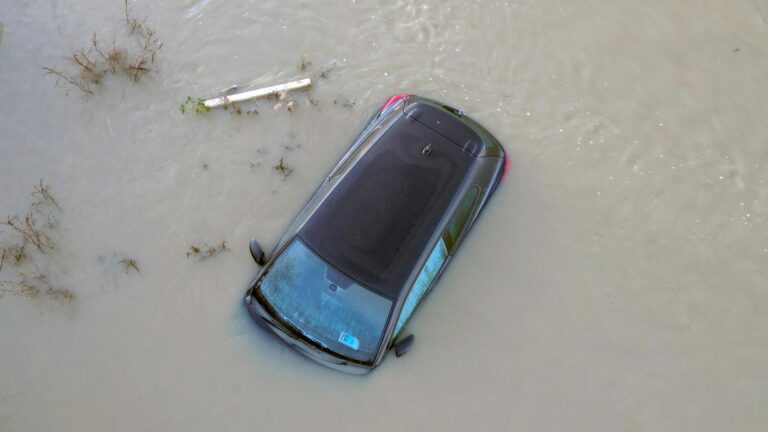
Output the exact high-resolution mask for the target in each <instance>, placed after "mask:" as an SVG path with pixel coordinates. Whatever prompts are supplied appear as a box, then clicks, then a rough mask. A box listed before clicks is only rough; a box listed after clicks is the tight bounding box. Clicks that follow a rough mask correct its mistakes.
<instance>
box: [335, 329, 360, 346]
mask: <svg viewBox="0 0 768 432" xmlns="http://www.w3.org/2000/svg"><path fill="white" fill-rule="evenodd" d="M339 342H341V343H343V344H344V345H346V346H348V347H350V348H352V349H355V350H356V349H358V348H360V341H359V340H357V338H356V337H354V336H352V335H351V334H349V333H347V332H341V334H340V335H339Z"/></svg>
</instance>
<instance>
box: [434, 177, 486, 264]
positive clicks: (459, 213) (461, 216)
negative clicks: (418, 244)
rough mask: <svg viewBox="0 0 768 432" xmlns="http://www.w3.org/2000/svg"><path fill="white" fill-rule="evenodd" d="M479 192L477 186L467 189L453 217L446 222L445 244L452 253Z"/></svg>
mask: <svg viewBox="0 0 768 432" xmlns="http://www.w3.org/2000/svg"><path fill="white" fill-rule="evenodd" d="M479 193H480V188H479V187H477V186H473V187H472V189H470V190H469V191H467V195H466V196H465V197H464V199H463V200H461V203H460V204H459V207H458V208H457V209H456V213H454V215H453V219H451V222H450V223H448V228H446V230H445V232H444V233H443V238H444V239H445V244H446V246H447V247H448V251H449V252H450V253H453V251H454V250H455V249H456V245H457V241H458V239H459V236H461V231H462V230H463V229H464V225H466V223H467V220H468V219H469V215H470V214H472V209H473V208H474V206H475V201H476V200H477V195H478V194H479Z"/></svg>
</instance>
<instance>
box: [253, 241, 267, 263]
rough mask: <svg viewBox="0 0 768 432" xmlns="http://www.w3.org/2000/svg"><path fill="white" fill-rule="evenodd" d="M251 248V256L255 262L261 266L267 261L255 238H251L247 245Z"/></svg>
mask: <svg viewBox="0 0 768 432" xmlns="http://www.w3.org/2000/svg"><path fill="white" fill-rule="evenodd" d="M249 247H250V249H251V256H252V257H253V260H254V261H256V264H258V265H260V266H263V265H264V264H265V263H266V262H267V256H266V255H264V251H263V250H262V249H261V245H260V244H259V242H257V241H256V240H251V244H250V245H249Z"/></svg>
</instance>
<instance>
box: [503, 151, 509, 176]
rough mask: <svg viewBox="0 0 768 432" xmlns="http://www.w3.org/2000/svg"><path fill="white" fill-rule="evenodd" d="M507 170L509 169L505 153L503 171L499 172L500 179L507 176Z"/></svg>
mask: <svg viewBox="0 0 768 432" xmlns="http://www.w3.org/2000/svg"><path fill="white" fill-rule="evenodd" d="M508 171H509V158H508V157H506V155H505V156H504V171H502V173H501V178H502V179H503V178H504V177H506V176H507V172H508Z"/></svg>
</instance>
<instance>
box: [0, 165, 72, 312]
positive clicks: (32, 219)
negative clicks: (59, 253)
mask: <svg viewBox="0 0 768 432" xmlns="http://www.w3.org/2000/svg"><path fill="white" fill-rule="evenodd" d="M32 196H33V197H35V198H36V201H35V202H33V203H32V204H31V205H30V207H29V209H28V210H27V211H26V212H25V213H24V214H23V215H21V216H20V215H18V214H16V215H8V216H7V217H6V218H5V221H4V222H2V224H3V225H4V226H6V227H7V229H6V230H4V231H2V233H3V234H4V235H3V237H2V245H0V272H5V270H6V269H13V271H15V272H16V278H15V279H10V280H9V279H5V278H4V277H3V278H2V279H0V297H2V296H3V295H4V294H12V295H17V296H21V297H26V298H39V297H45V298H49V299H51V300H61V301H66V302H72V301H73V300H74V299H75V295H74V294H73V293H72V292H71V291H70V290H69V289H65V288H60V287H56V286H54V285H53V284H52V283H51V282H50V281H49V278H48V276H47V275H46V274H45V273H44V272H42V271H41V270H40V267H41V265H40V264H41V263H42V262H47V261H49V256H48V255H49V254H50V253H51V251H53V250H54V248H55V247H56V242H55V241H54V231H55V230H56V229H57V228H58V227H59V222H58V219H57V218H56V214H55V213H56V212H60V211H61V206H60V205H59V202H58V201H57V200H56V198H54V196H53V193H51V191H50V189H49V187H48V185H46V184H45V183H44V181H43V180H42V179H40V182H39V183H38V184H37V185H35V186H34V192H32ZM41 221H44V222H41ZM6 273H7V272H6Z"/></svg>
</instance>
